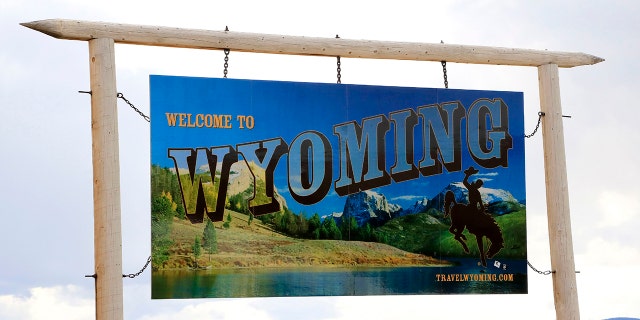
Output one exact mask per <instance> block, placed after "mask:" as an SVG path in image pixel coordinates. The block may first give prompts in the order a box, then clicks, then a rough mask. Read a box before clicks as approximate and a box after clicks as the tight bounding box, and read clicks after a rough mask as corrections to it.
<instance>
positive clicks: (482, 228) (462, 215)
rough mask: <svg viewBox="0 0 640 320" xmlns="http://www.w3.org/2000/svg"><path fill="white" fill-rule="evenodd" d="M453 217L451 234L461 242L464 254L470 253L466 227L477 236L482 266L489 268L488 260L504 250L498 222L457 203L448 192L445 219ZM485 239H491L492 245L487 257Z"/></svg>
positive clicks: (475, 209)
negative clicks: (465, 231)
mask: <svg viewBox="0 0 640 320" xmlns="http://www.w3.org/2000/svg"><path fill="white" fill-rule="evenodd" d="M449 216H451V227H450V228H449V232H451V233H452V234H453V235H454V238H455V239H456V240H457V241H458V242H460V244H461V245H462V248H463V249H464V252H466V253H469V247H467V243H466V240H467V238H466V237H465V235H464V234H462V232H463V231H464V229H465V227H466V228H467V229H468V230H469V233H471V234H473V235H475V237H476V242H477V244H478V250H479V251H480V261H481V262H482V266H483V267H486V266H487V261H486V258H488V259H491V258H493V257H494V256H495V255H496V254H497V253H498V252H500V250H501V249H502V248H504V239H503V238H502V230H501V229H500V226H498V224H497V223H496V220H495V219H494V218H493V217H492V216H491V215H489V214H487V213H485V212H479V211H478V209H477V208H473V207H470V206H469V205H465V204H462V203H457V202H456V197H455V195H454V194H453V192H452V191H447V193H446V194H445V197H444V217H445V218H447V217H449ZM483 237H486V238H487V239H489V241H490V242H491V244H490V245H489V249H488V250H487V253H486V255H485V253H484V244H483V242H482V240H483Z"/></svg>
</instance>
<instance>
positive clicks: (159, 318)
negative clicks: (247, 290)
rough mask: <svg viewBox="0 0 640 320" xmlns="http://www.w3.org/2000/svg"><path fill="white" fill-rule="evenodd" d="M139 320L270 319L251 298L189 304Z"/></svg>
mask: <svg viewBox="0 0 640 320" xmlns="http://www.w3.org/2000/svg"><path fill="white" fill-rule="evenodd" d="M140 319H141V320H173V319H193V320H197V319H203V320H208V319H221V320H227V319H228V320H233V319H252V320H271V319H274V318H272V317H271V316H270V315H269V314H267V312H265V311H264V310H261V308H259V307H256V306H253V305H252V303H251V300H223V301H221V302H219V301H216V302H212V301H207V302H203V303H198V304H190V305H186V306H184V307H182V308H181V309H179V310H177V311H175V312H162V313H160V314H152V315H147V316H143V317H142V318H140Z"/></svg>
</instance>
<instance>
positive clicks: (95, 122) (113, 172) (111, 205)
mask: <svg viewBox="0 0 640 320" xmlns="http://www.w3.org/2000/svg"><path fill="white" fill-rule="evenodd" d="M89 59H90V73H91V79H90V80H91V135H92V138H93V144H92V151H93V210H94V250H95V253H94V256H95V275H96V319H122V318H123V307H122V305H123V303H122V234H121V233H122V232H121V228H122V227H121V221H120V220H121V218H120V164H119V151H118V149H119V146H118V113H117V110H116V106H117V97H116V94H117V92H116V71H115V51H114V41H113V39H108V38H100V39H93V40H89Z"/></svg>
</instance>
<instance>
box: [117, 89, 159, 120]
mask: <svg viewBox="0 0 640 320" xmlns="http://www.w3.org/2000/svg"><path fill="white" fill-rule="evenodd" d="M117 97H118V98H120V99H122V100H124V102H126V103H127V104H128V105H129V107H131V109H133V110H134V111H135V112H137V113H138V114H139V115H140V116H141V117H142V118H144V119H145V120H147V122H149V123H151V119H150V118H149V116H147V115H146V114H144V113H142V111H140V110H139V109H138V108H136V106H134V105H133V103H131V101H129V100H127V98H125V97H124V95H123V94H122V93H120V92H118V95H117Z"/></svg>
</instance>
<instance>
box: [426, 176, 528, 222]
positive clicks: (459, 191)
mask: <svg viewBox="0 0 640 320" xmlns="http://www.w3.org/2000/svg"><path fill="white" fill-rule="evenodd" d="M448 191H452V192H453V194H454V195H455V198H456V202H457V203H463V204H468V203H469V191H468V190H467V188H466V187H465V186H464V184H463V183H462V182H452V183H450V184H449V185H448V186H446V187H445V188H444V189H442V191H440V193H438V194H437V195H436V196H435V197H433V198H432V199H431V200H429V204H428V205H427V209H430V208H433V209H436V210H438V211H442V209H443V207H444V196H445V194H446V193H447V192H448ZM480 195H481V197H482V202H483V203H484V204H485V206H486V208H487V212H489V213H492V214H496V215H503V214H507V213H511V212H514V211H517V210H519V209H520V208H521V207H522V206H523V205H522V204H520V203H519V202H518V200H517V199H516V198H514V197H513V195H512V194H511V193H510V192H509V191H506V190H502V189H491V188H484V187H482V188H480Z"/></svg>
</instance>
